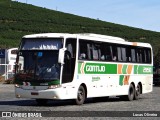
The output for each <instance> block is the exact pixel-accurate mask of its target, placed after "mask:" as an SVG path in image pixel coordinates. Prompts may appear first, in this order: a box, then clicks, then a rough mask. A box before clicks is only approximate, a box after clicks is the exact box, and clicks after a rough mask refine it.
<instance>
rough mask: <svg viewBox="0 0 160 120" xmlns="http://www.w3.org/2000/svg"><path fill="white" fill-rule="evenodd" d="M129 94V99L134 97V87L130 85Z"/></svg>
mask: <svg viewBox="0 0 160 120" xmlns="http://www.w3.org/2000/svg"><path fill="white" fill-rule="evenodd" d="M129 96H130V98H129V99H130V100H133V98H134V87H133V86H131V87H130V89H129Z"/></svg>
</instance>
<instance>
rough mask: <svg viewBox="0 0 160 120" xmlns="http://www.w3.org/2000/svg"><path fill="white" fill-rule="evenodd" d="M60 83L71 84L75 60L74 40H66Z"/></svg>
mask: <svg viewBox="0 0 160 120" xmlns="http://www.w3.org/2000/svg"><path fill="white" fill-rule="evenodd" d="M65 47H66V48H67V50H66V51H65V56H64V66H63V74H62V83H68V82H72V80H73V76H74V70H75V60H76V39H66V45H65Z"/></svg>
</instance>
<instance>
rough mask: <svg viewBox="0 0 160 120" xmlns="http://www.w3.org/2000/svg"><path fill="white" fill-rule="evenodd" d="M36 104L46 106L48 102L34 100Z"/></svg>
mask: <svg viewBox="0 0 160 120" xmlns="http://www.w3.org/2000/svg"><path fill="white" fill-rule="evenodd" d="M36 102H37V104H38V105H40V106H42V105H47V102H48V100H47V99H36Z"/></svg>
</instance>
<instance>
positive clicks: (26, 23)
mask: <svg viewBox="0 0 160 120" xmlns="http://www.w3.org/2000/svg"><path fill="white" fill-rule="evenodd" d="M49 32H65V33H97V34H104V35H111V36H117V37H122V38H124V39H126V40H128V41H139V42H148V43H151V44H152V46H153V48H154V52H155V53H156V52H157V51H158V49H159V46H160V42H159V40H160V33H159V32H153V31H148V30H143V29H138V28H133V27H128V26H123V25H119V24H114V23H109V22H104V21H101V20H95V19H90V18H85V17H80V16H76V15H72V14H66V13H62V12H59V11H54V10H49V9H46V8H40V7H36V6H33V5H29V4H24V3H19V2H16V1H14V2H13V1H11V0H1V1H0V48H10V47H16V46H18V44H19V42H20V40H21V37H22V36H23V35H26V34H32V33H49Z"/></svg>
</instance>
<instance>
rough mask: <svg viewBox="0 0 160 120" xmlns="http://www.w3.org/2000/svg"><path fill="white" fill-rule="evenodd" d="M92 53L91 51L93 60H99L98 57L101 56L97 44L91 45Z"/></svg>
mask: <svg viewBox="0 0 160 120" xmlns="http://www.w3.org/2000/svg"><path fill="white" fill-rule="evenodd" d="M92 53H93V60H99V58H100V56H101V52H100V49H99V45H97V44H93V45H92Z"/></svg>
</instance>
